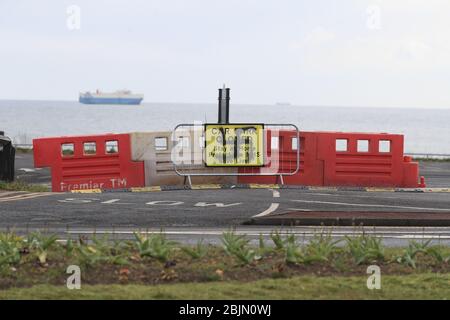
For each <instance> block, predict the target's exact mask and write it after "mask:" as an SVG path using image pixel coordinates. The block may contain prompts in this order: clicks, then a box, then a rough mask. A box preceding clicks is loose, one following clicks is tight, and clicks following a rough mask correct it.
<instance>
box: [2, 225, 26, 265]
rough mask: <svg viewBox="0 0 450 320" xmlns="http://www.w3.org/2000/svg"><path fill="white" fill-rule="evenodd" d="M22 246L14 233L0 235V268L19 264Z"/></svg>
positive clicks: (20, 240)
mask: <svg viewBox="0 0 450 320" xmlns="http://www.w3.org/2000/svg"><path fill="white" fill-rule="evenodd" d="M22 244H23V239H22V238H20V237H18V236H16V235H15V234H14V233H0V268H3V267H5V266H10V265H16V264H19V263H20V259H21V254H20V253H21V250H22Z"/></svg>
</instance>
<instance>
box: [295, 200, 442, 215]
mask: <svg viewBox="0 0 450 320" xmlns="http://www.w3.org/2000/svg"><path fill="white" fill-rule="evenodd" d="M291 201H295V202H303V203H321V204H333V205H340V206H353V207H378V208H398V209H412V210H427V211H447V212H450V209H444V208H423V207H406V206H391V205H384V204H361V203H347V202H331V201H314V200H291Z"/></svg>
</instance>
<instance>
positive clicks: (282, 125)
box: [171, 123, 300, 186]
mask: <svg viewBox="0 0 450 320" xmlns="http://www.w3.org/2000/svg"><path fill="white" fill-rule="evenodd" d="M229 124H230V125H232V124H233V123H229ZM218 125H220V123H219V124H218ZM200 126H201V127H203V132H204V124H201V125H200V124H194V123H182V124H179V125H177V126H176V127H175V128H174V129H173V131H172V142H175V141H176V140H174V134H175V132H176V131H177V129H178V128H180V127H200ZM287 126H291V127H293V128H294V129H295V131H296V134H297V161H296V168H295V171H293V172H288V173H285V172H283V173H279V172H278V173H259V174H257V173H239V172H238V173H223V172H218V173H207V172H206V173H182V172H180V171H179V170H178V166H177V164H175V163H174V162H173V159H171V160H172V164H173V165H174V169H175V172H176V174H177V175H179V176H181V177H184V178H185V180H184V183H186V178H187V180H188V182H189V185H190V186H192V180H191V177H195V176H197V177H198V176H200V177H204V176H225V177H233V176H236V177H240V176H271V177H272V176H276V177H279V178H280V182H281V184H284V181H283V176H293V175H295V174H297V173H298V172H299V170H300V131H299V129H298V127H297V126H296V125H295V124H291V123H287V124H282V123H264V129H266V127H287ZM264 138H265V137H264ZM265 152H267V149H266V150H265ZM203 161H204V159H203ZM205 168H207V167H206V166H205ZM232 168H252V167H248V166H244V167H238V166H234V167H232ZM255 168H260V169H261V168H264V167H255Z"/></svg>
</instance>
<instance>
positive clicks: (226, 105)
mask: <svg viewBox="0 0 450 320" xmlns="http://www.w3.org/2000/svg"><path fill="white" fill-rule="evenodd" d="M218 123H220V124H227V123H230V88H226V87H225V85H224V86H223V89H219V120H218Z"/></svg>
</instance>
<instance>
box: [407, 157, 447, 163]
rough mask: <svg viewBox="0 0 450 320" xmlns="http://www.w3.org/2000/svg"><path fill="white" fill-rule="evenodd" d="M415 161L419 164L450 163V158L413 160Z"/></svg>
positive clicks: (418, 158)
mask: <svg viewBox="0 0 450 320" xmlns="http://www.w3.org/2000/svg"><path fill="white" fill-rule="evenodd" d="M412 160H413V161H418V162H450V158H442V159H441V158H426V157H422V158H421V157H417V158H413V159H412Z"/></svg>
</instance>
